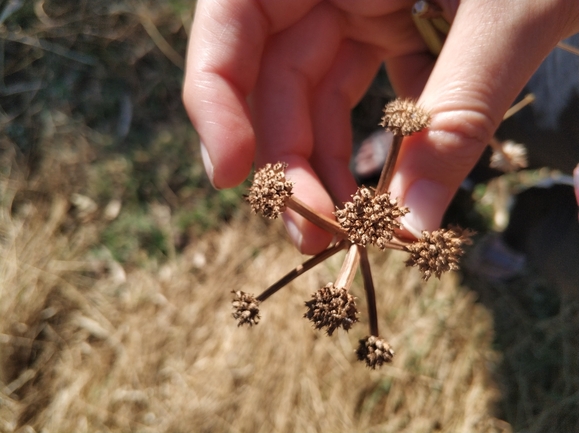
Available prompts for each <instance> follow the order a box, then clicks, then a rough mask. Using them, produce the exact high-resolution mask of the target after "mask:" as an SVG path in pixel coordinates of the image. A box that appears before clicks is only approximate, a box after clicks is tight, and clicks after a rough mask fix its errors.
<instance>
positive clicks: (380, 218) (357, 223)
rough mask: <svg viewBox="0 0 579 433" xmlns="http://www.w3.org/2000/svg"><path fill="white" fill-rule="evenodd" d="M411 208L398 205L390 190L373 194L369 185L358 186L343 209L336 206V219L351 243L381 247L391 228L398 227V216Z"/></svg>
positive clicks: (387, 242)
mask: <svg viewBox="0 0 579 433" xmlns="http://www.w3.org/2000/svg"><path fill="white" fill-rule="evenodd" d="M408 212H410V210H409V209H408V208H406V207H400V206H398V200H397V199H393V198H390V193H388V192H385V193H383V194H378V195H375V194H374V192H373V191H372V190H370V189H369V188H365V187H362V188H358V191H356V193H355V194H354V195H353V196H352V201H351V202H346V203H344V209H336V212H335V213H334V214H335V215H336V219H337V220H338V222H339V223H340V225H341V226H342V228H343V229H344V231H345V232H346V233H347V235H348V240H349V241H350V242H352V243H355V244H358V245H362V246H366V245H368V244H372V245H374V246H377V247H378V248H380V249H381V250H385V249H386V248H387V247H388V246H389V242H390V241H391V240H392V238H393V236H394V230H395V229H399V228H401V224H400V221H399V218H400V217H401V216H404V215H406V214H407V213H408Z"/></svg>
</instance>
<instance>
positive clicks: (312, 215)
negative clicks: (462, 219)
mask: <svg viewBox="0 0 579 433" xmlns="http://www.w3.org/2000/svg"><path fill="white" fill-rule="evenodd" d="M428 124H429V115H428V113H427V112H426V111H425V110H423V109H422V108H420V107H418V106H417V105H416V104H415V103H414V102H413V101H410V100H401V99H397V100H395V101H393V102H391V103H389V104H388V105H387V106H386V108H385V109H384V117H383V118H382V126H384V127H385V128H387V129H388V130H390V131H392V132H393V134H394V143H393V145H392V148H391V150H390V153H389V155H388V158H387V159H386V163H385V165H384V168H383V170H382V174H381V176H380V181H379V183H378V186H377V187H376V189H375V190H374V189H369V188H366V187H361V188H359V189H358V190H357V191H356V193H355V194H354V195H352V201H351V202H346V203H344V204H343V208H341V209H340V208H338V207H337V208H336V211H335V212H334V216H335V218H336V220H331V219H329V218H327V217H324V216H322V215H320V214H318V213H317V212H316V211H314V210H313V209H311V208H310V207H308V206H307V205H306V204H304V203H302V202H301V201H299V200H298V199H296V198H295V197H294V196H293V195H292V188H293V184H292V182H290V181H289V180H287V179H286V176H285V169H286V168H287V164H285V163H283V162H278V163H276V164H273V165H272V164H267V165H266V166H265V167H263V168H261V169H259V170H257V171H256V173H255V177H254V181H253V185H252V187H251V188H250V191H249V194H248V196H247V197H246V199H247V201H248V202H249V203H250V205H251V207H252V209H253V211H254V212H255V213H259V214H261V215H263V216H265V217H267V218H277V217H279V215H280V214H281V213H283V212H284V211H285V210H286V209H292V210H294V211H296V212H297V213H299V214H300V215H302V216H303V217H304V218H306V219H308V220H309V221H311V222H312V223H314V224H316V225H318V226H319V227H321V228H323V229H324V230H327V231H328V232H330V233H333V234H334V235H337V237H338V239H339V240H338V242H337V243H336V244H335V245H333V246H331V247H329V248H328V249H326V250H325V251H323V252H322V253H319V254H317V255H316V256H314V257H312V258H311V259H309V260H307V261H306V262H304V263H303V264H301V265H300V266H298V267H297V268H295V269H293V270H292V271H290V272H289V273H288V274H286V275H285V276H284V277H283V278H281V279H280V280H278V281H277V282H275V283H274V284H273V285H271V286H270V287H269V288H267V289H266V290H265V291H264V292H263V293H261V294H260V295H258V296H256V297H254V296H253V295H249V294H247V293H244V292H241V291H238V292H234V293H235V295H236V296H235V299H234V301H233V307H234V313H233V317H234V318H235V319H237V320H238V324H239V325H243V324H248V325H250V326H252V325H256V324H257V323H258V322H259V319H260V316H259V305H260V303H262V302H263V301H265V300H266V299H267V298H268V297H270V296H271V295H273V294H274V293H276V292H277V291H278V290H280V289H281V288H283V287H285V286H286V285H287V284H288V283H289V282H290V281H292V280H293V279H294V278H296V277H297V276H299V275H301V274H303V273H304V272H306V271H307V270H309V269H311V268H313V267H314V266H316V265H317V264H319V263H321V262H323V261H324V260H326V259H327V258H329V257H331V256H332V255H334V254H335V253H337V252H338V251H340V250H342V249H344V248H348V252H347V254H346V257H345V259H344V262H343V265H342V267H341V269H340V271H339V273H338V276H337V278H336V281H335V282H334V283H328V284H326V285H325V286H324V287H322V288H320V289H319V290H318V291H317V292H315V293H314V294H313V295H312V298H311V299H310V300H308V301H306V302H305V306H306V312H305V314H304V317H305V318H307V319H308V320H310V321H311V322H312V324H313V326H314V328H315V329H325V330H326V333H327V334H328V335H329V336H331V335H332V334H333V333H334V332H335V331H336V330H337V329H339V328H342V329H344V330H345V331H348V330H350V329H351V328H352V325H353V324H354V323H356V322H358V310H357V308H356V302H355V301H356V298H355V297H354V296H353V295H352V294H351V293H350V287H351V285H352V281H353V279H354V275H355V273H356V270H357V268H358V266H360V269H361V273H362V278H363V281H364V291H365V295H366V300H367V305H368V316H369V328H370V336H369V337H366V338H365V339H363V340H360V346H359V348H358V350H357V351H356V354H357V357H358V359H359V360H360V361H364V362H366V365H367V366H368V367H370V368H372V369H374V368H377V367H380V366H381V365H383V364H384V363H387V362H391V361H392V357H393V356H394V351H393V350H392V348H391V347H390V345H389V344H388V342H386V340H384V339H383V338H382V337H381V336H380V332H379V329H378V314H377V311H376V296H375V289H374V283H373V279H372V272H371V269H370V263H369V261H368V255H367V251H366V247H367V246H368V245H369V244H371V245H374V246H376V247H378V248H379V249H381V250H385V249H387V248H388V249H396V250H403V251H407V252H409V253H410V258H409V259H408V260H407V261H406V264H407V265H408V266H418V268H419V269H420V271H421V272H422V273H423V279H424V280H428V279H429V278H430V276H432V275H435V276H437V277H440V276H441V274H442V273H443V272H446V271H449V270H457V269H458V260H459V258H460V256H462V254H463V250H462V245H463V244H468V243H470V239H469V237H470V235H471V234H472V233H471V232H470V231H468V230H461V229H458V228H451V229H449V230H437V231H434V232H432V233H428V232H423V236H422V238H421V239H419V240H418V241H416V242H415V243H412V244H411V243H409V242H408V241H405V240H402V239H398V238H397V237H396V230H398V229H402V228H403V225H402V223H401V221H400V218H401V217H403V216H404V215H406V214H407V213H409V212H410V210H409V209H408V208H406V207H403V206H401V205H400V204H399V202H398V199H396V198H392V197H391V196H390V192H388V191H387V190H386V188H387V186H388V184H389V183H390V180H391V177H392V173H393V169H394V165H395V163H396V158H397V155H398V152H399V149H400V145H401V142H402V138H403V137H405V136H408V135H411V134H413V133H415V132H418V131H420V130H422V129H423V128H425V127H427V126H428Z"/></svg>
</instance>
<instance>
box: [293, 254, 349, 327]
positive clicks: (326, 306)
mask: <svg viewBox="0 0 579 433" xmlns="http://www.w3.org/2000/svg"><path fill="white" fill-rule="evenodd" d="M359 260H360V253H359V251H358V247H357V246H356V245H354V244H352V245H351V246H350V248H349V249H348V254H346V258H345V259H344V263H343V264H342V268H341V269H340V272H339V274H338V277H337V278H336V282H335V283H328V284H326V285H325V286H324V287H322V288H321V289H320V290H318V291H317V292H316V293H314V294H313V295H312V299H311V300H309V301H307V302H306V307H307V311H306V313H305V314H304V317H305V318H306V319H308V320H310V321H311V322H312V323H313V325H314V328H316V329H323V328H326V333H327V334H328V335H332V334H333V333H334V331H335V330H336V329H337V328H342V329H344V330H345V331H348V330H349V329H350V328H351V327H352V325H353V324H354V323H356V322H357V321H358V309H357V308H356V298H355V297H354V296H352V295H351V294H350V293H349V292H348V290H349V289H350V286H351V285H352V280H353V279H354V275H355V274H356V268H357V266H358V263H359Z"/></svg>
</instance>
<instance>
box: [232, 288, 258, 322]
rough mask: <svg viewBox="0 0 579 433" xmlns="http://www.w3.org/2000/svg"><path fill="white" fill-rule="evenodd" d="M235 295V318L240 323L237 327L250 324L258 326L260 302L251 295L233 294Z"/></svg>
mask: <svg viewBox="0 0 579 433" xmlns="http://www.w3.org/2000/svg"><path fill="white" fill-rule="evenodd" d="M231 293H234V294H235V299H233V302H232V303H231V305H232V306H233V314H232V315H233V318H234V319H236V320H237V321H238V323H237V326H241V325H245V324H248V325H249V326H253V325H257V324H258V323H259V319H260V316H259V301H258V300H257V299H255V296H253V295H252V294H250V293H245V292H242V291H241V290H238V291H237V292H231Z"/></svg>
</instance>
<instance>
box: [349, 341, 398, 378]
mask: <svg viewBox="0 0 579 433" xmlns="http://www.w3.org/2000/svg"><path fill="white" fill-rule="evenodd" d="M356 355H357V356H358V361H365V362H366V366H368V367H370V368H371V369H372V370H374V369H376V367H381V366H382V364H385V363H387V362H392V358H393V357H394V351H393V350H392V348H391V347H390V345H389V344H388V342H387V341H386V340H384V339H383V338H380V337H375V336H374V335H371V336H369V337H366V338H364V339H362V340H360V344H359V346H358V350H356Z"/></svg>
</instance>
